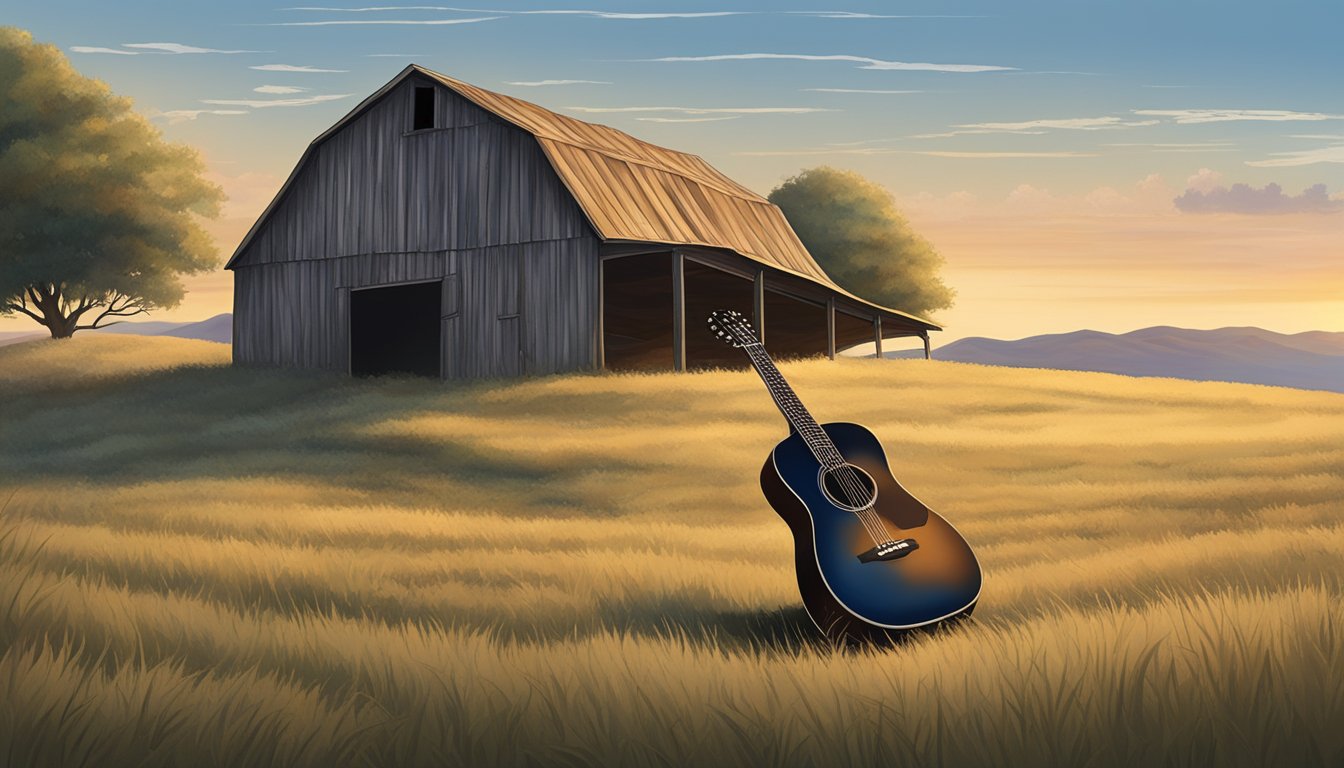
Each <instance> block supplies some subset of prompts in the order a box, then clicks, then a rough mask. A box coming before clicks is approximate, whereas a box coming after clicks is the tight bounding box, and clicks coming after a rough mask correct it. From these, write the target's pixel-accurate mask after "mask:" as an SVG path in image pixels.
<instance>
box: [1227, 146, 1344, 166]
mask: <svg viewBox="0 0 1344 768" xmlns="http://www.w3.org/2000/svg"><path fill="white" fill-rule="evenodd" d="M1270 154H1271V155H1273V157H1271V158H1269V159H1267V160H1247V161H1246V164H1247V165H1253V166H1255V167H1257V168H1286V167H1290V166H1294V165H1315V164H1316V163H1344V144H1336V145H1334V146H1330V147H1318V148H1316V149H1304V150H1300V151H1297V152H1271V153H1270Z"/></svg>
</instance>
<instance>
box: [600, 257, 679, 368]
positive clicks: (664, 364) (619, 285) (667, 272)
mask: <svg viewBox="0 0 1344 768" xmlns="http://www.w3.org/2000/svg"><path fill="white" fill-rule="evenodd" d="M602 286H603V296H602V329H603V339H602V343H603V344H604V345H605V348H606V352H605V354H606V364H607V368H608V369H610V370H613V371H665V370H667V369H669V368H671V367H672V254H670V253H648V254H641V255H638V256H622V257H621V258H618V259H607V260H606V261H603V262H602Z"/></svg>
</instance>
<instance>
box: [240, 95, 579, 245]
mask: <svg viewBox="0 0 1344 768" xmlns="http://www.w3.org/2000/svg"><path fill="white" fill-rule="evenodd" d="M415 82H416V81H415V80H414V79H411V80H407V81H406V82H405V83H403V84H402V85H400V86H398V87H397V88H395V89H393V90H392V91H391V92H390V93H389V94H388V95H387V97H385V98H384V99H383V100H382V101H381V102H379V103H377V104H376V105H374V106H373V107H372V108H370V109H369V111H368V112H366V113H364V114H363V115H361V116H359V117H357V118H356V119H354V120H352V121H351V122H350V123H349V124H347V125H346V126H345V127H344V128H342V129H341V130H340V131H337V132H336V133H335V134H333V135H332V136H330V137H328V138H327V140H326V141H325V142H323V143H322V144H321V145H319V146H318V147H316V148H315V149H314V150H313V152H312V156H311V157H310V158H309V160H308V162H307V164H306V167H305V168H304V169H303V171H302V172H301V173H300V174H299V175H298V177H297V178H295V179H294V181H293V182H292V183H291V185H290V189H289V191H288V192H287V193H286V194H285V198H284V199H283V200H282V201H281V202H280V204H279V205H277V206H276V208H275V210H274V211H272V213H271V217H270V219H269V221H267V223H266V224H265V225H264V226H263V227H262V229H261V230H260V231H259V232H257V233H256V235H255V236H254V237H253V239H252V242H251V243H249V245H248V249H247V252H246V253H244V254H243V256H242V258H240V259H239V260H238V263H237V265H238V266H244V265H249V264H259V263H269V262H275V261H303V260H308V259H326V258H332V257H337V256H351V255H357V254H364V253H407V252H414V251H445V250H461V249H464V248H480V247H484V246H490V245H503V244H506V243H521V242H530V241H535V240H562V239H568V238H572V237H580V236H584V235H587V234H589V233H590V231H591V230H590V229H589V226H588V224H587V220H586V219H585V218H584V215H583V212H582V210H580V208H579V206H578V204H576V203H575V202H574V200H573V198H572V197H571V196H570V194H569V192H568V190H566V189H565V187H564V184H563V183H562V182H561V181H560V178H559V177H558V176H556V174H555V171H554V170H553V169H552V168H551V166H550V162H549V161H548V160H547V159H546V156H545V154H544V153H543V152H542V151H541V148H540V147H539V146H538V145H537V141H536V139H535V138H533V137H532V136H530V135H529V134H527V133H525V132H524V131H522V130H521V129H519V128H516V127H514V126H512V125H509V124H508V123H505V122H504V121H502V120H500V119H499V118H497V117H495V116H493V115H491V114H489V113H488V112H486V111H484V110H482V109H480V108H479V107H477V106H475V105H474V104H472V103H471V102H469V101H467V100H466V99H463V98H462V97H461V96H458V95H457V94H455V93H453V92H452V91H450V90H448V89H447V88H443V87H437V86H436V87H437V89H438V94H439V96H438V98H437V100H436V106H437V110H438V113H439V118H438V119H439V120H440V121H441V122H440V123H439V125H442V126H444V127H442V128H435V129H431V130H426V131H416V132H414V133H410V132H408V131H407V129H408V127H409V125H410V119H411V118H410V113H409V109H410V103H411V94H410V91H411V89H412V88H414V86H415Z"/></svg>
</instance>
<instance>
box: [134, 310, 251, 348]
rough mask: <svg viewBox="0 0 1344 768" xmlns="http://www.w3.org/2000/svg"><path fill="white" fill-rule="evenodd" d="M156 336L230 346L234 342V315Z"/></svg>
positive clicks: (188, 324)
mask: <svg viewBox="0 0 1344 768" xmlns="http://www.w3.org/2000/svg"><path fill="white" fill-rule="evenodd" d="M153 335H155V336H176V337H178V338H180V339H200V340H201V341H218V342H220V343H222V344H228V343H230V342H232V341H233V315H232V314H231V313H229V312H225V313H223V314H220V315H215V316H214V317H211V318H209V319H206V320H201V321H200V322H197V323H186V324H183V325H177V326H174V327H172V328H169V329H167V330H164V331H159V332H158V333H155V334H153Z"/></svg>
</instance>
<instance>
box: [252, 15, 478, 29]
mask: <svg viewBox="0 0 1344 768" xmlns="http://www.w3.org/2000/svg"><path fill="white" fill-rule="evenodd" d="M502 18H504V17H503V16H479V17H476V18H470V19H327V20H323V21H277V22H274V23H271V24H266V25H264V26H268V27H344V26H380V25H381V26H387V25H392V26H430V27H442V26H450V25H453V24H475V23H477V22H480V21H496V20H498V19H502Z"/></svg>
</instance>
